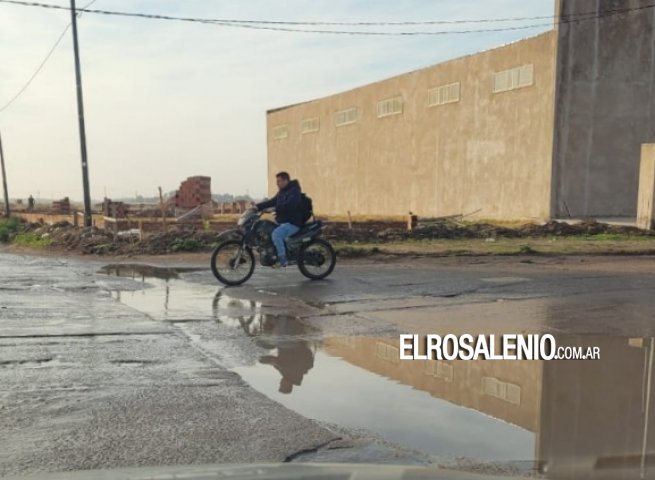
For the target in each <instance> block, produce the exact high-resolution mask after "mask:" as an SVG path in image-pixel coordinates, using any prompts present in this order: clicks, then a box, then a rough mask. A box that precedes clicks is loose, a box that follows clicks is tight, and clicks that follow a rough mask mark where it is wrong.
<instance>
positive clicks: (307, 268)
mask: <svg viewBox="0 0 655 480" xmlns="http://www.w3.org/2000/svg"><path fill="white" fill-rule="evenodd" d="M336 264H337V254H336V252H335V251H334V248H333V247H332V245H330V243H329V242H326V241H325V240H323V239H321V238H317V239H315V240H312V241H311V242H309V243H307V244H305V245H303V247H302V249H301V250H300V253H299V254H298V269H299V270H300V273H302V274H303V275H304V276H305V277H307V278H309V279H311V280H323V279H324V278H326V277H327V276H328V275H330V274H331V273H332V271H333V270H334V267H335V265H336Z"/></svg>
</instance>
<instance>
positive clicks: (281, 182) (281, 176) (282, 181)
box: [275, 172, 291, 190]
mask: <svg viewBox="0 0 655 480" xmlns="http://www.w3.org/2000/svg"><path fill="white" fill-rule="evenodd" d="M290 180H291V177H290V176H289V174H288V173H287V172H280V173H278V174H277V175H275V181H276V182H277V188H279V189H280V190H282V189H283V188H285V187H286V186H287V185H289V181H290Z"/></svg>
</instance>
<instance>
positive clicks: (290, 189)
mask: <svg viewBox="0 0 655 480" xmlns="http://www.w3.org/2000/svg"><path fill="white" fill-rule="evenodd" d="M275 180H276V183H277V188H278V192H277V194H276V195H275V196H274V197H273V198H271V199H270V200H266V201H263V202H260V203H258V204H257V205H256V208H257V210H266V209H267V208H272V207H275V220H276V221H277V223H278V224H279V226H278V227H277V228H276V229H275V230H273V233H272V235H271V237H272V240H273V244H274V245H275V250H276V251H277V264H278V265H279V266H281V267H286V266H287V265H288V264H289V262H288V260H287V252H286V247H285V245H284V240H285V239H286V238H287V237H290V236H291V235H293V234H294V233H296V232H298V230H300V228H301V227H302V226H303V223H304V220H303V213H302V196H301V193H302V192H301V190H300V183H298V180H291V177H290V176H289V174H288V173H287V172H280V173H278V174H277V175H275Z"/></svg>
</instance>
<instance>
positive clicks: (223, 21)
mask: <svg viewBox="0 0 655 480" xmlns="http://www.w3.org/2000/svg"><path fill="white" fill-rule="evenodd" d="M0 1H1V2H3V3H11V4H15V5H23V6H33V7H42V8H51V9H56V10H68V9H69V8H68V7H66V6H61V5H53V4H47V3H39V2H31V1H25V0H0ZM87 7H88V6H87ZM87 7H83V8H81V9H77V10H78V11H80V12H88V13H97V14H103V15H120V16H131V17H142V18H153V19H161V20H180V21H189V22H201V23H220V24H228V25H231V24H244V25H247V24H259V25H322V26H411V25H415V26H418V25H453V24H467V23H500V22H519V21H528V20H555V19H557V18H567V19H568V18H576V17H585V16H597V15H599V14H603V15H604V14H609V13H622V12H629V11H631V10H638V9H640V8H639V7H638V8H630V7H626V8H615V9H609V10H601V11H590V12H582V13H571V14H564V15H561V16H560V17H557V16H555V15H542V16H531V17H505V18H478V19H460V20H423V21H396V22H389V21H387V22H382V21H380V22H326V21H278V20H241V19H209V18H208V19H202V18H190V17H174V16H169V15H155V14H145V13H131V12H119V11H110V10H89V9H87ZM294 31H295V30H294ZM336 33H338V32H336Z"/></svg>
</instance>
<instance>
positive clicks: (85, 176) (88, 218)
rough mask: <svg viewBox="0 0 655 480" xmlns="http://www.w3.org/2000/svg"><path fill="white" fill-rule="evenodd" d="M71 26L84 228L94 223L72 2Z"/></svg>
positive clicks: (72, 1) (74, 12)
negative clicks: (80, 156)
mask: <svg viewBox="0 0 655 480" xmlns="http://www.w3.org/2000/svg"><path fill="white" fill-rule="evenodd" d="M71 26H72V27H73V28H72V30H73V51H74V52H75V81H76V83H77V118H78V121H79V127H80V152H81V154H82V187H83V189H84V226H85V227H90V226H91V225H92V223H93V217H92V214H91V193H90V192H89V164H88V160H87V156H86V129H85V128H84V101H83V97H82V72H81V69H80V47H79V45H78V43H77V10H76V9H75V0H71Z"/></svg>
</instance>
